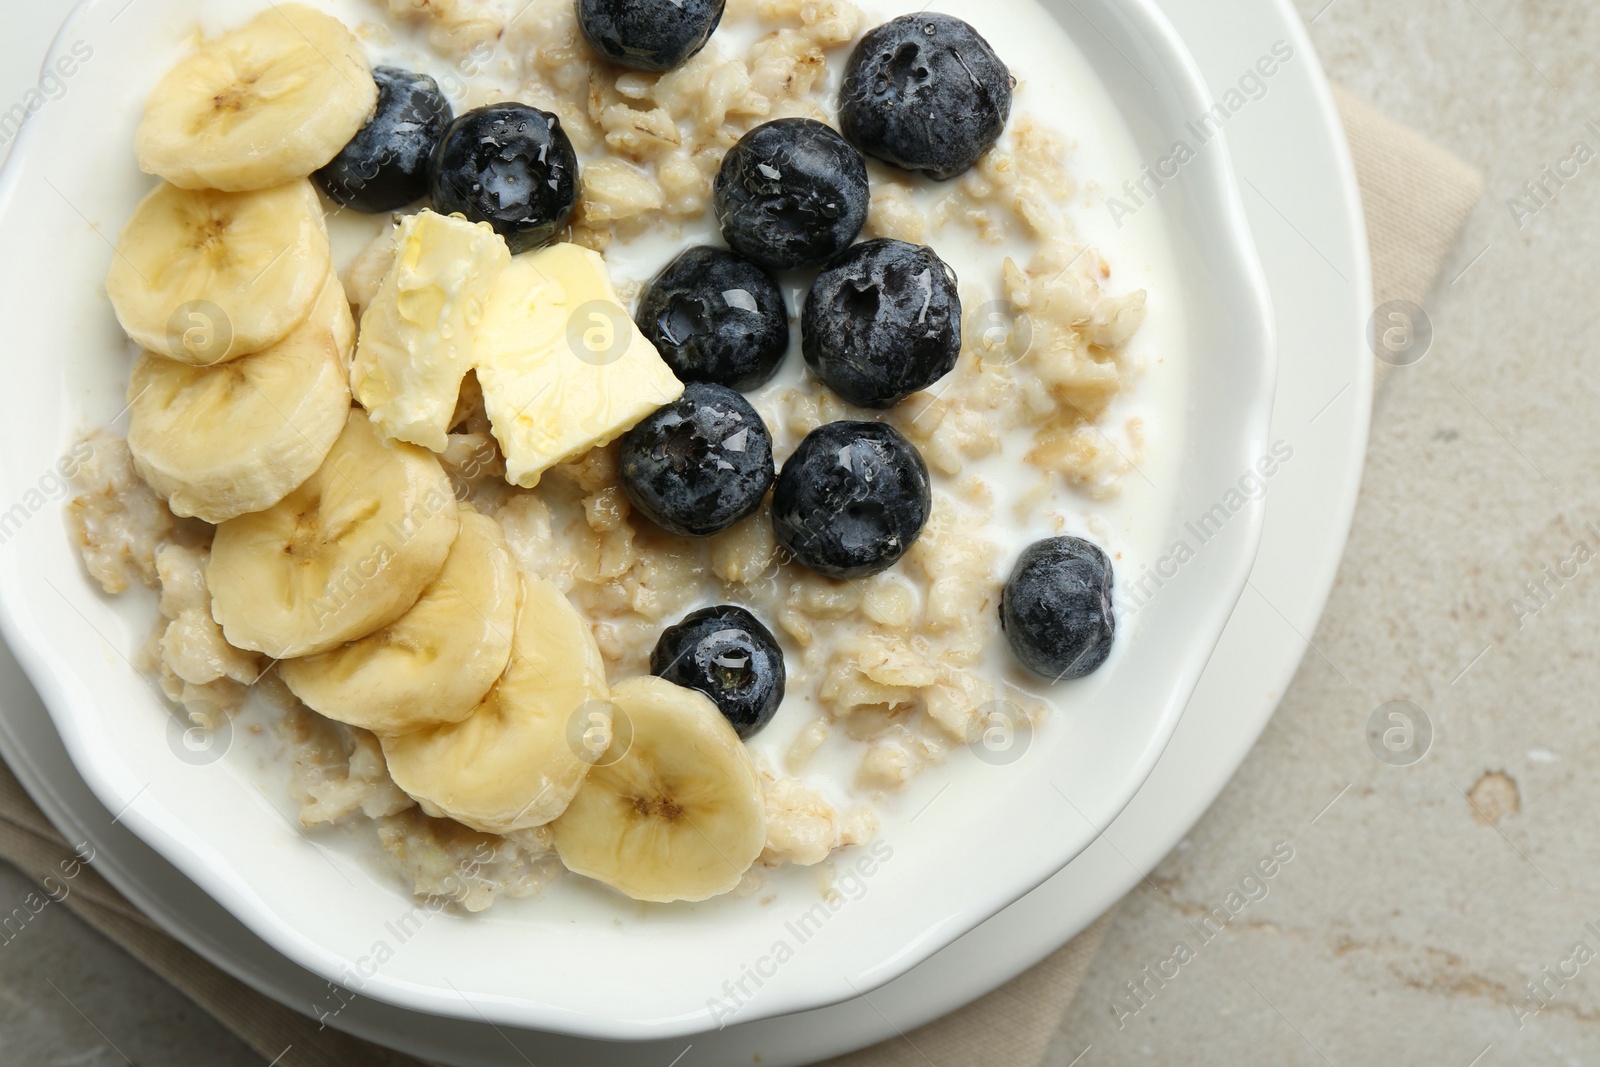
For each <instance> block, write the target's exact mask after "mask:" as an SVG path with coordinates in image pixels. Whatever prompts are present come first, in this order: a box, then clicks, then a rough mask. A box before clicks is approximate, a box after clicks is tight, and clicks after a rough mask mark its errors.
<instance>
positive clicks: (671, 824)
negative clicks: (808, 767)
mask: <svg viewBox="0 0 1600 1067" xmlns="http://www.w3.org/2000/svg"><path fill="white" fill-rule="evenodd" d="M611 702H612V703H613V704H614V705H615V706H616V709H617V712H618V714H617V715H616V716H615V720H616V727H615V731H614V732H615V736H614V738H613V740H612V743H611V748H610V749H609V750H608V751H607V752H606V754H605V755H604V756H603V757H601V759H600V760H599V761H598V763H597V765H596V766H595V768H594V769H593V770H592V771H590V772H589V777H588V778H587V779H586V780H585V781H584V783H583V788H581V789H579V790H578V795H577V796H575V797H573V799H572V803H571V804H570V805H569V806H568V807H567V810H566V811H565V812H564V813H563V814H562V816H561V818H559V819H557V820H556V821H555V822H554V823H553V824H551V827H550V831H551V833H552V834H553V835H554V837H555V843H556V851H557V852H559V853H560V855H561V861H562V862H563V863H565V864H566V865H567V867H568V869H570V870H572V871H575V872H577V873H578V874H582V875H587V876H588V877H590V878H594V879H598V880H599V881H602V882H604V883H606V884H607V885H609V886H611V887H613V888H615V889H619V890H621V891H622V892H623V893H626V894H627V895H628V896H630V897H633V898H634V899H635V900H653V901H661V902H665V901H673V900H705V899H706V898H707V897H714V896H717V895H719V894H721V893H726V892H728V891H729V890H731V889H733V888H734V887H736V886H737V885H738V884H739V881H740V879H742V878H743V877H744V873H745V871H747V870H749V869H750V865H751V864H753V863H754V862H755V861H756V857H757V856H759V855H760V854H761V850H762V848H763V847H764V846H765V845H766V840H767V829H766V815H765V808H764V805H763V802H762V796H761V779H760V777H759V776H758V775H757V773H756V769H755V766H754V765H753V764H752V763H751V762H750V756H749V754H748V753H747V752H746V751H745V747H744V744H743V743H742V742H741V741H740V740H739V735H738V734H736V733H734V730H733V727H732V726H730V725H729V724H728V720H727V719H725V718H723V716H722V713H721V712H719V711H718V710H717V706H716V705H715V704H713V703H712V702H711V699H710V698H709V697H707V696H706V695H705V694H703V693H700V692H697V691H695V690H693V689H685V688H682V687H681V686H676V685H673V684H672V683H671V682H668V681H666V680H665V679H662V678H653V677H645V678H630V679H628V680H627V681H625V682H621V683H619V684H618V685H617V686H616V688H615V689H613V690H612V691H611ZM623 724H627V727H628V729H624V726H623ZM630 733H631V738H630V737H629V734H630Z"/></svg>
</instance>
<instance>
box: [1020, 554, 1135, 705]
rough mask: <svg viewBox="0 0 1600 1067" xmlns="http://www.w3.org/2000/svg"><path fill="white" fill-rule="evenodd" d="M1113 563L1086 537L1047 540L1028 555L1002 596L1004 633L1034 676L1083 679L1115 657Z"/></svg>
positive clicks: (1023, 555)
mask: <svg viewBox="0 0 1600 1067" xmlns="http://www.w3.org/2000/svg"><path fill="white" fill-rule="evenodd" d="M1111 581H1112V575H1111V560H1110V559H1108V558H1107V557H1106V554H1105V553H1104V552H1102V551H1101V550H1100V549H1099V548H1098V547H1097V546H1096V545H1093V544H1091V543H1090V542H1088V541H1085V540H1083V538H1081V537H1048V538H1046V539H1044V540H1043V541H1035V542H1034V543H1033V544H1031V545H1029V546H1028V547H1027V548H1026V549H1024V550H1023V552H1022V555H1021V557H1019V558H1018V559H1017V565H1016V567H1015V568H1014V569H1013V570H1012V572H1011V577H1010V578H1009V579H1007V581H1006V584H1005V588H1004V590H1002V591H1001V594H1000V627H1001V629H1003V630H1005V632H1006V639H1007V640H1008V641H1010V642H1011V651H1012V652H1013V653H1015V654H1016V657H1017V659H1018V660H1020V661H1021V662H1022V665H1023V666H1025V667H1027V668H1028V669H1029V670H1031V671H1033V672H1034V673H1035V674H1038V675H1041V676H1043V677H1045V678H1049V679H1051V680H1052V681H1061V680H1063V679H1066V678H1081V677H1083V676H1084V675H1086V674H1088V673H1090V672H1091V671H1093V670H1095V669H1096V668H1098V667H1099V666H1100V665H1101V664H1102V663H1104V662H1105V661H1106V657H1107V656H1109V655H1110V654H1111V642H1112V640H1113V638H1114V637H1115V636H1116V632H1117V620H1116V616H1115V615H1113V614H1112V610H1111Z"/></svg>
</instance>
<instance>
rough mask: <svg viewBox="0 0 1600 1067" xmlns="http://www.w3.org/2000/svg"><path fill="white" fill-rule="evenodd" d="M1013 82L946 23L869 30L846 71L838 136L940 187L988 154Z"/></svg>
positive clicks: (976, 43) (986, 51) (926, 17)
mask: <svg viewBox="0 0 1600 1067" xmlns="http://www.w3.org/2000/svg"><path fill="white" fill-rule="evenodd" d="M1012 84H1013V79H1012V77H1011V72H1010V71H1009V70H1007V69H1006V65H1005V64H1004V63H1002V62H1001V61H1000V57H999V56H997V55H995V54H994V49H993V48H990V47H989V42H988V41H985V40H984V39H983V38H982V37H981V36H980V35H979V34H978V31H977V30H975V29H973V28H972V27H971V26H969V25H967V24H966V23H965V22H962V21H961V20H960V19H958V18H954V17H952V16H950V15H939V14H934V13H932V12H924V13H922V14H917V15H902V16H901V17H899V18H897V19H894V20H892V21H890V22H885V23H884V24H883V25H882V26H879V27H877V28H876V29H873V30H869V31H868V32H867V34H866V36H864V37H862V38H861V42H860V43H859V44H857V45H856V49H855V51H854V52H852V53H850V60H849V62H847V63H846V64H845V68H844V88H843V92H842V93H841V99H842V103H841V104H840V105H839V128H840V129H842V130H843V131H844V135H845V136H846V137H848V138H849V139H850V143H851V144H853V145H855V146H856V147H857V148H859V149H861V150H862V151H863V152H865V153H866V154H867V155H869V156H874V157H876V158H878V159H881V160H883V161H884V162H885V163H893V164H894V165H895V166H897V167H904V168H905V169H906V170H914V171H922V172H924V173H926V174H927V175H928V176H929V177H932V178H936V179H938V180H940V181H944V180H945V179H947V178H954V177H955V176H956V175H958V174H961V173H962V172H964V171H966V170H967V169H969V168H970V167H971V166H972V165H973V164H974V163H976V162H977V161H978V157H979V156H981V155H983V154H984V153H985V152H987V151H988V150H989V149H990V148H991V147H993V145H994V143H995V141H997V140H999V139H1000V134H1001V133H1002V132H1003V131H1004V130H1005V128H1006V119H1007V118H1009V117H1010V115H1011V87H1012Z"/></svg>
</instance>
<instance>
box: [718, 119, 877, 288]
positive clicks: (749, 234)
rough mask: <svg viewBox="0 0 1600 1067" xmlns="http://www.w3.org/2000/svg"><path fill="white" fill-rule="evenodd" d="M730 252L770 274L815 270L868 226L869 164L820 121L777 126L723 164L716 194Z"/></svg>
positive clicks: (754, 136)
mask: <svg viewBox="0 0 1600 1067" xmlns="http://www.w3.org/2000/svg"><path fill="white" fill-rule="evenodd" d="M712 193H713V195H714V198H715V201H716V209H717V222H718V224H720V225H721V227H722V237H723V240H725V241H727V242H728V247H729V248H732V249H733V250H734V251H735V252H737V253H739V254H740V255H741V256H744V257H746V258H747V259H753V260H755V261H756V262H757V263H759V264H761V265H762V266H763V267H768V268H770V269H772V270H789V269H791V268H794V267H815V266H817V265H818V264H820V263H823V262H824V261H826V260H828V259H831V258H833V257H834V256H836V255H838V254H839V253H840V252H843V251H844V250H845V249H846V248H848V247H849V245H850V242H851V241H854V240H855V239H856V235H857V234H859V233H860V232H861V227H862V226H864V225H866V222H867V205H868V202H869V201H870V199H871V195H870V193H869V192H868V189H867V163H866V160H864V159H862V158H861V153H859V152H857V151H856V150H855V149H854V148H851V147H850V146H849V145H848V144H847V143H845V139H844V138H843V137H840V136H839V135H838V134H837V133H836V132H834V131H833V130H831V129H829V128H828V127H827V126H824V125H823V124H822V123H820V122H817V121H815V120H814V119H774V120H773V121H772V122H767V123H763V124H762V125H760V126H757V127H756V128H755V129H753V130H751V131H750V132H749V133H747V134H745V135H744V136H743V137H741V138H740V139H739V143H738V144H736V145H734V146H733V147H732V148H731V149H729V150H728V154H727V155H725V156H723V157H722V169H720V170H719V171H717V180H716V182H715V184H714V185H713V186H712Z"/></svg>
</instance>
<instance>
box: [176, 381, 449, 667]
mask: <svg viewBox="0 0 1600 1067" xmlns="http://www.w3.org/2000/svg"><path fill="white" fill-rule="evenodd" d="M460 526H461V519H460V516H459V513H458V511H457V509H456V500H455V495H454V494H453V493H452V492H451V489H450V479H449V477H448V476H447V475H446V474H445V472H444V468H443V467H441V466H440V465H439V461H438V460H437V459H436V458H434V456H433V454H432V453H431V452H427V451H425V450H423V449H420V448H417V447H416V446H414V445H402V444H391V443H385V442H383V441H380V440H379V439H378V435H377V434H376V433H374V432H373V429H372V425H371V424H370V423H369V422H368V421H367V416H366V414H365V413H364V412H362V411H360V410H359V409H357V410H354V411H351V412H350V414H349V419H348V421H347V422H346V423H345V427H344V430H343V432H341V433H340V434H339V439H338V440H337V441H335V442H334V445H333V449H332V451H330V452H329V453H328V458H327V459H325V460H324V461H323V463H322V466H321V467H319V468H317V472H316V473H315V474H313V475H312V476H311V478H310V479H309V480H308V481H307V482H306V483H305V484H304V485H302V486H300V487H299V488H298V489H296V490H295V491H294V492H292V493H290V494H289V495H288V496H286V497H284V498H283V499H282V500H280V501H279V502H278V503H277V504H275V505H273V506H272V507H270V508H268V509H267V510H265V511H260V512H256V513H255V514H252V515H241V516H240V517H239V518H237V519H230V520H228V521H227V522H225V523H223V524H222V525H220V526H218V527H217V534H216V539H215V540H214V541H213V542H212V545H211V565H210V566H209V568H207V571H206V579H207V582H208V584H209V585H210V586H211V613H212V615H213V616H215V618H216V620H217V622H218V623H220V624H221V625H222V632H223V633H224V634H225V635H226V636H227V638H228V643H229V644H231V645H233V646H234V647H236V648H246V649H250V650H252V651H255V652H263V653H265V654H267V655H268V656H271V657H273V658H274V659H290V658H293V657H296V656H314V655H316V654H317V653H320V652H327V651H328V650H330V649H333V648H337V647H338V646H340V645H342V644H344V643H345V642H346V641H354V640H356V639H357V638H361V637H365V636H367V635H368V634H370V633H373V632H375V631H377V630H381V629H382V628H383V627H385V626H388V625H389V624H390V623H392V622H394V621H395V620H396V619H398V618H399V617H400V616H401V615H403V614H405V613H406V611H408V610H409V609H410V608H411V606H412V605H413V604H415V603H416V602H417V598H418V597H419V596H421V595H422V591H423V590H424V589H426V588H427V587H428V586H429V585H430V584H431V583H432V582H433V580H434V579H435V578H437V577H438V576H439V572H440V571H441V570H442V569H443V568H444V561H445V557H446V556H447V555H449V552H450V546H451V544H452V543H453V542H454V541H455V539H456V533H457V531H458V530H459V529H460Z"/></svg>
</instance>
